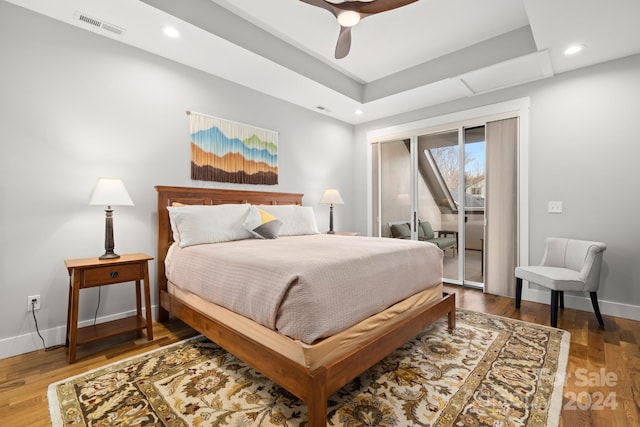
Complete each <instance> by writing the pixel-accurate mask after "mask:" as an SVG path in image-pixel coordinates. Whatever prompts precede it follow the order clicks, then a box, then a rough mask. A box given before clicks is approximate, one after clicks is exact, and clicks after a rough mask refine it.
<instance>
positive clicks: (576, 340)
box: [0, 286, 640, 427]
mask: <svg viewBox="0 0 640 427" xmlns="http://www.w3.org/2000/svg"><path fill="white" fill-rule="evenodd" d="M446 290H447V292H454V293H456V298H457V305H458V307H462V308H466V309H469V310H475V311H481V312H485V313H492V314H497V315H500V316H506V317H511V318H514V319H521V320H525V321H528V322H534V323H540V324H544V325H548V324H549V306H548V305H545V304H538V303H532V302H527V301H523V302H522V308H521V309H520V310H516V309H515V308H514V303H513V299H510V298H503V297H498V296H495V295H488V294H487V295H485V294H483V293H482V292H481V291H477V290H473V289H465V288H459V287H452V286H447V287H446ZM604 321H605V329H600V328H599V326H598V323H597V321H596V318H595V315H594V314H593V313H592V312H583V311H577V310H571V309H565V310H564V311H561V312H560V313H559V316H558V327H560V328H562V329H566V330H568V331H569V332H570V333H571V349H570V355H569V363H568V366H567V376H566V378H565V381H564V383H565V386H564V391H563V394H564V401H563V409H562V413H561V423H560V425H561V426H564V427H574V426H607V427H609V426H614V427H616V426H620V427H623V426H625V427H626V426H629V427H631V426H639V425H640V322H636V321H632V320H626V319H620V318H615V317H611V316H604ZM194 334H195V332H194V331H193V330H192V329H190V328H189V327H187V326H185V325H184V324H183V323H181V322H179V321H175V320H174V321H171V322H169V323H166V324H157V323H156V324H154V337H155V339H154V340H153V341H151V342H149V341H147V340H146V338H145V337H144V336H142V337H140V338H137V339H136V338H135V336H133V335H130V336H123V337H119V338H114V339H110V340H105V341H101V342H98V343H95V344H91V345H86V346H82V347H79V348H78V361H77V362H76V363H74V364H72V365H69V364H68V363H67V355H66V350H65V348H64V347H62V348H57V349H54V350H50V351H44V350H40V351H36V352H32V353H28V354H23V355H19V356H15V357H11V358H8V359H4V360H0V424H1V425H3V426H11V427H13V426H48V425H50V422H49V408H48V402H47V387H48V385H49V384H50V383H52V382H55V381H58V380H61V379H64V378H67V377H70V376H73V375H77V374H80V373H82V372H85V371H88V370H90V369H94V368H98V367H100V366H103V365H106V364H109V363H112V362H115V361H117V360H120V359H124V358H127V357H131V356H134V355H136V354H140V353H143V352H146V351H149V350H152V349H155V348H158V347H161V346H164V345H167V344H170V343H173V342H176V341H179V340H182V339H184V338H187V337H189V336H192V335H194Z"/></svg>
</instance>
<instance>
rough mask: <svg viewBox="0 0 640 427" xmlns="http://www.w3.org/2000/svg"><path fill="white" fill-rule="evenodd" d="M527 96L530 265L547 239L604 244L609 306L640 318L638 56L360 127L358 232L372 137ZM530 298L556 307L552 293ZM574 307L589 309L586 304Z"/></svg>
mask: <svg viewBox="0 0 640 427" xmlns="http://www.w3.org/2000/svg"><path fill="white" fill-rule="evenodd" d="M523 97H529V98H530V103H531V104H530V105H531V106H530V115H529V119H530V132H529V153H530V158H529V169H530V173H529V176H528V182H529V255H530V263H531V264H536V263H539V261H540V259H541V258H542V254H543V251H544V239H545V237H546V236H563V237H573V238H581V239H587V240H601V241H603V242H605V243H606V244H607V246H608V248H607V251H606V252H605V254H604V264H603V271H602V284H601V288H600V291H599V295H600V300H601V301H602V302H601V308H602V309H603V312H605V313H608V314H616V315H620V316H624V317H629V318H634V319H637V320H640V244H639V243H638V242H640V221H638V219H637V217H638V212H639V211H640V199H639V198H638V197H637V196H636V195H635V193H634V191H633V190H635V189H636V187H637V183H638V182H640V167H639V166H638V163H639V160H640V136H639V135H640V133H639V132H638V116H639V114H640V55H635V56H632V57H628V58H624V59H621V60H617V61H612V62H609V63H606V64H601V65H597V66H592V67H589V68H584V69H581V70H577V71H574V72H568V73H564V74H561V75H558V76H556V77H553V78H549V79H546V80H542V81H539V82H535V83H531V84H528V85H523V86H520V87H515V88H509V89H504V90H501V91H497V92H493V93H489V94H485V95H483V96H477V97H474V98H468V99H464V100H461V101H458V102H452V103H448V104H443V105H439V106H437V107H433V108H427V109H423V110H420V111H414V112H411V113H409V114H403V115H401V116H397V117H392V118H387V119H385V120H379V121H376V122H371V123H367V124H364V125H360V126H357V127H356V135H355V139H356V149H357V152H356V154H355V156H354V160H355V161H356V163H355V164H354V171H355V173H356V174H357V179H355V180H354V182H355V188H354V195H355V196H356V197H357V202H358V207H359V210H358V211H357V212H355V218H356V220H357V222H356V224H357V227H358V228H359V229H360V230H361V231H363V230H366V229H367V218H368V204H367V196H368V190H367V184H368V181H369V177H368V174H369V172H368V164H367V154H368V153H367V150H368V149H369V147H368V144H367V139H366V133H367V132H368V131H371V130H375V129H383V128H386V127H388V126H394V125H399V124H404V123H410V122H414V121H418V120H422V119H425V118H431V117H438V116H441V115H444V114H447V113H451V112H456V111H462V110H467V109H471V108H474V107H479V106H485V105H490V104H494V103H498V102H503V101H508V100H513V99H519V98H523ZM549 200H562V201H563V202H564V213H563V214H561V215H558V214H548V213H547V201H549ZM540 294H542V293H540ZM531 297H532V298H534V299H539V300H541V301H544V302H546V303H548V299H547V298H548V293H546V292H545V293H544V295H531ZM567 304H568V305H569V306H574V307H577V308H583V309H588V310H591V304H590V302H589V301H588V298H587V299H584V298H571V297H569V298H568V302H567ZM594 321H595V317H594Z"/></svg>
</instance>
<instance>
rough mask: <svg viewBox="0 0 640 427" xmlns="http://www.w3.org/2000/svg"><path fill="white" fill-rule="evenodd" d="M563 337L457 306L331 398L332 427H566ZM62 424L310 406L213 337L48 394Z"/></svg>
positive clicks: (294, 415)
mask: <svg viewBox="0 0 640 427" xmlns="http://www.w3.org/2000/svg"><path fill="white" fill-rule="evenodd" d="M568 351H569V333H568V332H566V331H563V330H560V329H554V328H550V327H546V326H540V325H535V324H532V323H525V322H521V321H517V320H511V319H508V318H503V317H498V316H492V315H486V314H482V313H476V312H472V311H466V310H463V309H458V313H457V327H456V329H455V331H454V333H453V334H450V333H449V332H448V331H447V324H446V317H445V318H443V319H441V320H439V321H438V322H437V323H436V324H434V325H432V326H431V327H429V328H428V329H426V330H425V331H423V332H422V333H421V334H420V335H419V336H417V337H416V338H414V339H413V340H411V341H409V342H408V343H407V344H405V345H404V346H403V347H401V348H400V349H398V350H396V351H395V352H394V353H392V354H391V355H390V356H388V357H387V358H386V359H384V360H382V361H381V362H379V363H378V364H377V365H375V366H374V367H373V368H371V369H369V370H368V371H367V372H365V373H364V374H362V375H360V376H359V377H358V378H356V379H354V380H353V381H352V382H351V383H349V384H347V385H346V386H345V387H343V388H342V389H340V390H339V391H338V392H336V393H335V394H334V395H333V396H331V398H330V400H329V415H328V425H330V426H350V427H355V426H399V427H406V426H556V425H558V422H559V417H560V409H561V406H562V387H563V384H564V374H565V370H566V365H567V358H568ZM49 405H50V410H51V420H52V424H53V425H54V426H63V425H64V426H85V425H86V426H107V425H108V426H113V425H121V426H132V425H139V426H147V425H153V426H163V425H164V426H306V424H307V422H306V412H307V407H306V404H305V403H304V402H301V401H300V400H298V399H297V398H296V397H295V396H292V395H291V394H289V393H288V392H286V391H285V390H283V389H282V388H280V387H278V386H277V385H275V384H274V383H273V382H271V381H270V380H268V379H267V378H265V377H263V376H262V375H261V374H260V373H258V372H256V371H255V370H253V369H251V368H249V367H248V366H246V365H245V364H244V363H242V362H240V361H239V360H238V359H236V358H235V357H233V356H232V355H230V354H229V353H227V352H226V351H224V350H223V349H221V348H220V347H218V346H217V345H216V344H214V343H212V342H211V341H209V340H207V339H206V338H203V337H196V338H192V339H190V340H186V341H182V342H180V343H177V344H174V345H172V346H169V347H165V348H162V349H159V350H155V351H152V352H149V353H147V354H144V355H141V356H136V357H133V358H130V359H128V360H125V361H120V362H116V363H113V364H111V365H108V366H106V367H103V368H99V369H97V370H94V371H92V372H88V373H85V374H82V375H79V376H76V377H74V378H69V379H66V380H63V381H60V382H58V383H55V384H51V385H50V386H49Z"/></svg>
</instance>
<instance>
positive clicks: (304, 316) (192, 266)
mask: <svg viewBox="0 0 640 427" xmlns="http://www.w3.org/2000/svg"><path fill="white" fill-rule="evenodd" d="M165 262H166V273H167V278H168V280H169V281H171V282H172V283H174V284H175V285H176V286H178V287H180V288H182V289H184V290H187V291H189V292H192V293H194V294H197V295H199V296H201V297H203V298H205V299H207V300H209V301H211V302H214V303H216V304H218V305H221V306H223V307H226V308H228V309H230V310H232V311H234V312H236V313H239V314H242V315H243V316H245V317H248V318H250V319H252V320H254V321H256V322H258V323H260V324H262V325H264V326H266V327H268V328H271V329H274V330H276V331H278V332H280V333H282V334H284V335H287V336H289V337H291V338H294V339H299V340H301V341H303V342H305V343H312V342H314V341H316V340H317V339H319V338H324V337H328V336H331V335H333V334H335V333H337V332H340V331H342V330H344V329H346V328H348V327H349V326H352V325H353V324H355V323H357V322H359V321H361V320H363V319H365V318H367V317H369V316H371V315H373V314H375V313H378V312H380V311H382V310H384V309H385V308H387V307H389V306H390V305H392V304H394V303H396V302H398V301H400V300H403V299H405V298H407V297H408V296H410V295H413V294H415V293H417V292H419V291H421V290H423V289H426V288H429V287H431V286H433V285H436V284H439V283H440V282H441V278H442V251H441V250H440V249H438V247H437V246H435V245H432V244H430V243H426V242H415V241H408V240H401V239H387V238H374V237H350V236H339V235H326V234H318V235H308V236H295V237H281V238H279V239H274V240H262V239H248V240H240V241H234V242H225V243H216V244H208V245H197V246H189V247H186V248H180V247H179V246H178V245H175V244H174V245H173V246H172V247H171V249H170V250H169V253H168V255H167V258H166V261H165Z"/></svg>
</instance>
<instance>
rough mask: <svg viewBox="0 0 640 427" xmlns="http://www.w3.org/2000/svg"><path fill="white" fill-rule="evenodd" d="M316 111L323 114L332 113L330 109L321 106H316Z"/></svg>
mask: <svg viewBox="0 0 640 427" xmlns="http://www.w3.org/2000/svg"><path fill="white" fill-rule="evenodd" d="M316 109H317V110H320V111H324V112H325V113H332V111H331V110H330V109H328V108H327V107H325V106H322V105H317V106H316Z"/></svg>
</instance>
